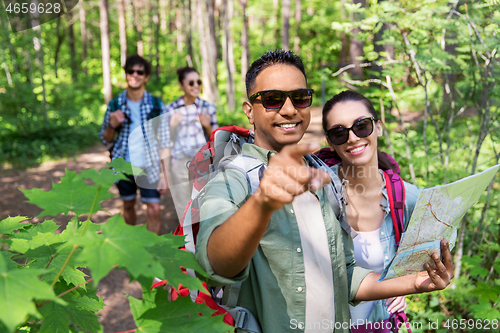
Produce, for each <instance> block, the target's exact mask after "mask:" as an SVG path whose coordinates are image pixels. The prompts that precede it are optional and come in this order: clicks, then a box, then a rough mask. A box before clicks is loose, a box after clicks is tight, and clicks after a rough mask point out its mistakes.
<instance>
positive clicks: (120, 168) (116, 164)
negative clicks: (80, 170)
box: [106, 157, 134, 175]
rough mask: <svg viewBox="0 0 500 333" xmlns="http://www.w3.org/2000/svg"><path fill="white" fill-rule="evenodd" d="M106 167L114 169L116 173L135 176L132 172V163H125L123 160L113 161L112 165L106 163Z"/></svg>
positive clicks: (116, 159)
mask: <svg viewBox="0 0 500 333" xmlns="http://www.w3.org/2000/svg"><path fill="white" fill-rule="evenodd" d="M106 165H107V166H108V167H110V168H112V169H113V170H114V171H117V172H122V173H125V174H127V175H133V174H134V171H133V170H132V163H130V162H125V160H124V159H123V158H121V157H120V158H115V159H114V160H112V161H111V163H109V162H108V163H106Z"/></svg>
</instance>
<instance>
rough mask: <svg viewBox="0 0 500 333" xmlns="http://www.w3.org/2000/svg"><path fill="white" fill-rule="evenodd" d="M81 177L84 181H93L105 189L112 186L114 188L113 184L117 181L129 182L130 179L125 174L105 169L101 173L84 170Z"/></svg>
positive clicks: (94, 170)
mask: <svg viewBox="0 0 500 333" xmlns="http://www.w3.org/2000/svg"><path fill="white" fill-rule="evenodd" d="M80 176H81V177H82V178H83V179H91V180H92V181H93V182H94V183H96V184H97V185H101V187H102V188H103V189H109V188H111V186H113V184H114V183H115V182H116V181H117V180H120V179H124V180H128V178H127V177H126V176H125V175H124V174H123V173H120V172H116V171H113V170H111V169H104V168H103V169H101V170H100V171H97V170H96V169H86V170H82V172H81V173H80Z"/></svg>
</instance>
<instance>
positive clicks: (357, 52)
mask: <svg viewBox="0 0 500 333" xmlns="http://www.w3.org/2000/svg"><path fill="white" fill-rule="evenodd" d="M351 3H352V4H358V3H360V4H361V7H364V6H365V0H352V1H351ZM359 20H361V15H360V14H354V13H351V22H357V21H359ZM360 32H361V29H360V28H354V29H353V30H352V34H353V36H352V37H351V46H350V48H349V56H350V58H351V63H352V64H354V65H356V67H354V68H352V69H351V70H350V71H349V72H350V74H351V76H352V77H353V78H354V79H357V80H362V79H363V68H362V67H360V64H361V63H362V60H361V59H360V58H362V57H363V56H364V52H363V45H364V44H363V42H362V41H361V40H359V39H358V38H356V35H358V34H359V33H360Z"/></svg>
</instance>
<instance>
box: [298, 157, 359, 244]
mask: <svg viewBox="0 0 500 333" xmlns="http://www.w3.org/2000/svg"><path fill="white" fill-rule="evenodd" d="M305 158H306V160H307V161H308V162H309V163H310V164H311V165H312V166H313V167H315V168H317V169H320V170H322V171H325V172H328V174H329V175H330V177H331V178H332V181H331V183H330V184H328V185H327V186H325V191H326V196H327V197H328V201H329V202H330V205H331V206H332V210H333V213H334V214H335V216H336V217H337V220H338V221H339V222H340V225H341V226H342V229H344V230H345V231H346V232H347V233H348V234H349V235H351V237H352V238H354V237H356V236H357V235H358V233H357V232H356V230H354V229H353V228H351V226H350V225H349V223H347V220H346V219H345V206H346V205H347V200H346V198H345V196H344V195H343V192H344V191H343V186H344V185H343V184H342V182H341V181H340V178H339V177H338V176H337V174H335V173H334V172H333V171H332V169H330V167H329V166H328V165H327V164H326V163H325V162H323V161H322V160H321V159H320V158H319V157H318V156H316V155H306V156H305Z"/></svg>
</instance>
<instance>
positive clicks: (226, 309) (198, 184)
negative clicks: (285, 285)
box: [153, 126, 351, 333]
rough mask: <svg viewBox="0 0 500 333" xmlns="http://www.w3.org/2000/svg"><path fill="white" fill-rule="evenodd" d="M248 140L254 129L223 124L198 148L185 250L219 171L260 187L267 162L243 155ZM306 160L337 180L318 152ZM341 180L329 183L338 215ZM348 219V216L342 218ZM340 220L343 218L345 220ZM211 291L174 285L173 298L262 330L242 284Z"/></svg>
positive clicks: (182, 230)
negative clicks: (245, 303) (242, 301)
mask: <svg viewBox="0 0 500 333" xmlns="http://www.w3.org/2000/svg"><path fill="white" fill-rule="evenodd" d="M244 143H253V131H250V130H248V129H243V128H240V127H237V126H228V127H220V128H218V129H216V130H214V131H213V132H212V135H211V137H210V140H209V141H208V142H207V143H206V144H205V145H204V146H203V147H202V148H201V149H200V150H199V151H198V153H197V154H196V155H195V156H194V158H193V160H192V161H191V162H190V164H189V178H190V181H191V183H192V185H193V186H192V187H193V190H192V195H191V200H190V201H189V202H188V203H187V205H186V209H185V210H184V213H183V216H182V217H181V219H180V220H179V225H178V226H177V228H176V230H175V231H174V234H175V235H183V236H186V244H185V247H184V248H183V249H185V250H186V251H189V252H192V253H194V252H195V247H196V237H197V235H198V231H199V222H200V204H201V201H202V199H203V197H204V194H205V192H204V190H205V185H206V184H207V183H208V181H209V180H211V179H212V178H213V177H215V175H217V173H218V172H220V171H222V170H225V169H234V170H237V171H239V172H241V173H242V174H243V175H245V177H246V178H247V181H248V184H249V186H250V190H251V192H252V193H253V192H255V191H256V190H257V188H258V187H259V184H260V180H261V178H262V176H263V174H264V171H265V169H266V165H265V164H264V162H262V161H260V160H258V159H256V158H253V157H250V156H245V155H241V148H242V146H243V144H244ZM305 158H306V160H308V162H309V163H310V164H311V165H312V166H313V167H316V168H319V169H321V170H323V171H325V172H328V173H329V174H330V175H331V177H332V179H337V180H338V177H336V175H335V174H333V172H332V171H331V170H330V168H329V167H328V166H327V165H326V164H325V163H324V162H323V161H321V160H320V159H319V158H318V157H316V156H314V155H307V156H305ZM338 186H339V182H338V181H337V182H332V183H330V184H329V185H328V186H326V191H327V197H328V199H329V201H330V204H331V205H332V208H333V211H334V213H335V215H336V216H339V215H340V214H341V213H342V210H341V209H340V207H342V206H341V205H342V203H341V198H340V192H339V191H337V188H338ZM342 220H345V219H342ZM342 220H341V219H339V221H342ZM342 227H343V228H344V229H346V231H348V232H349V231H350V230H351V229H350V226H349V225H348V224H347V222H344V223H343V224H342ZM186 273H187V274H189V275H191V276H193V277H194V276H195V274H194V271H192V270H186ZM166 283H167V281H165V280H164V281H160V280H158V282H157V283H155V284H154V285H153V287H157V286H165V285H166ZM203 285H204V286H205V287H206V288H207V293H202V292H198V291H196V290H194V291H189V290H188V289H186V288H183V287H180V288H178V289H175V288H172V289H171V290H173V293H174V295H173V297H172V299H175V298H177V297H178V296H179V295H180V296H187V295H188V294H190V295H191V299H192V300H193V301H194V302H197V303H206V304H207V306H209V307H210V308H211V309H213V310H216V312H215V313H214V314H213V315H219V314H224V322H226V323H227V324H229V325H231V326H235V327H236V332H250V333H259V332H261V329H260V325H259V323H258V321H257V320H256V319H255V317H254V316H253V315H252V313H250V311H248V310H247V309H245V308H242V307H238V306H236V304H237V301H238V296H239V291H240V288H241V283H238V284H234V285H231V286H225V287H224V288H222V287H217V288H212V287H210V286H208V285H207V284H206V283H204V284H203Z"/></svg>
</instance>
